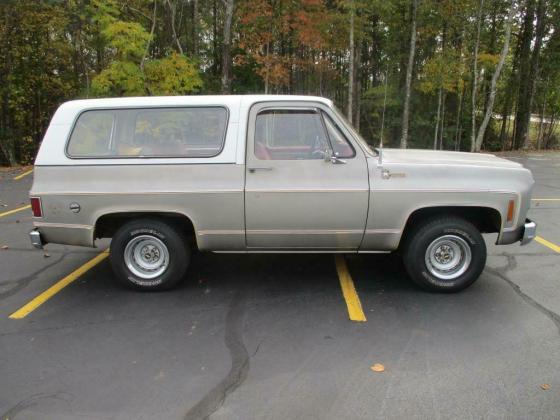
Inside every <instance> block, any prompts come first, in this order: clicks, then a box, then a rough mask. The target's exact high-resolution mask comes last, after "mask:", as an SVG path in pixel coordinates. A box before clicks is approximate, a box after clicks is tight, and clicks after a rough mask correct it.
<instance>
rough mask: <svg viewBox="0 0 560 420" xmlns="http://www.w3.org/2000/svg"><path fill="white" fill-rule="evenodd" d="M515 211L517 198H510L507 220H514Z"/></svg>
mask: <svg viewBox="0 0 560 420" xmlns="http://www.w3.org/2000/svg"><path fill="white" fill-rule="evenodd" d="M514 211H515V200H509V204H508V211H507V221H508V222H512V221H513V213H514Z"/></svg>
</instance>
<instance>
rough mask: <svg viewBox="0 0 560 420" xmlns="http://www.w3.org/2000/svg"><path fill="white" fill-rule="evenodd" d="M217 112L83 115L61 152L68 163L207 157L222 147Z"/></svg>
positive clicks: (221, 119) (223, 123)
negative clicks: (70, 159) (75, 160)
mask: <svg viewBox="0 0 560 420" xmlns="http://www.w3.org/2000/svg"><path fill="white" fill-rule="evenodd" d="M227 119H228V114H227V111H226V109H225V108H222V107H199V108H196V107H189V108H149V109H147V108H141V109H115V110H95V111H86V112H83V113H82V114H81V115H80V116H79V117H78V119H77V121H76V124H75V127H74V129H73V130H72V134H71V136H70V140H69V143H68V147H67V153H68V155H69V156H70V157H77V158H88V157H91V158H93V157H114V158H120V157H212V156H216V155H218V154H219V153H220V152H221V151H222V149H223V146H224V140H225V134H226V127H227Z"/></svg>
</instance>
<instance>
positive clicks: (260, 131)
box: [254, 109, 330, 160]
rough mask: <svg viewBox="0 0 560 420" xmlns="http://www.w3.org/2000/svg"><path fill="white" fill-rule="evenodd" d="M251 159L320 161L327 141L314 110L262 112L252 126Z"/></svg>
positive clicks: (323, 155)
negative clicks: (252, 157) (252, 154)
mask: <svg viewBox="0 0 560 420" xmlns="http://www.w3.org/2000/svg"><path fill="white" fill-rule="evenodd" d="M254 147H255V156H256V157H257V158H258V159H262V160H294V159H323V158H324V157H325V151H326V150H327V149H329V148H330V147H329V142H328V139H327V136H326V133H325V129H324V127H323V123H322V121H321V115H320V114H319V113H318V112H316V111H314V110H284V109H274V110H264V111H261V112H259V114H257V118H256V123H255V146H254Z"/></svg>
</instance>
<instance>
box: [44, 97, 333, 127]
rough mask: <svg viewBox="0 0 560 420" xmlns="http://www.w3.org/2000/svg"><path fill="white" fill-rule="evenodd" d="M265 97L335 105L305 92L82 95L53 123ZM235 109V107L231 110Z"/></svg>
mask: <svg viewBox="0 0 560 420" xmlns="http://www.w3.org/2000/svg"><path fill="white" fill-rule="evenodd" d="M261 101H312V102H320V103H323V104H325V105H327V106H329V107H332V101H331V100H330V99H326V98H322V97H320V96H305V95H200V96H198V95H191V96H139V97H124V98H100V99H78V100H74V101H68V102H65V103H63V104H62V105H61V106H60V107H59V108H58V110H57V112H56V114H55V116H54V117H53V120H52V121H51V124H68V123H71V122H72V121H73V119H74V118H75V116H76V114H77V113H79V112H80V111H82V110H84V109H92V108H121V107H122V108H126V107H144V106H145V107H148V106H188V105H206V106H208V105H223V106H228V107H230V108H231V107H243V108H246V107H250V106H251V105H252V104H254V103H255V102H261ZM231 111H232V113H234V112H233V111H235V110H233V109H232V110H231Z"/></svg>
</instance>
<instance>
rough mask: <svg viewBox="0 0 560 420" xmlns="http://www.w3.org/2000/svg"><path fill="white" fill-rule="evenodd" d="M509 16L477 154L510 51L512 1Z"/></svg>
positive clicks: (479, 137) (479, 134) (481, 128)
mask: <svg viewBox="0 0 560 420" xmlns="http://www.w3.org/2000/svg"><path fill="white" fill-rule="evenodd" d="M509 8H510V10H509V14H508V18H507V22H506V34H505V39H504V46H503V48H502V52H501V54H500V61H499V62H498V65H497V66H496V70H495V71H494V75H493V76H492V84H491V88H490V96H489V99H488V105H487V107H486V114H485V115H484V120H483V121H482V124H481V125H480V127H479V129H478V134H477V136H476V143H475V146H474V151H475V152H480V148H481V147H482V141H483V140H484V134H485V133H486V127H488V122H489V121H490V118H491V117H492V111H493V110H494V100H495V99H496V85H497V83H498V79H499V78H500V74H501V72H502V68H503V66H504V63H505V61H506V56H507V54H508V49H509V40H510V38H511V27H512V25H513V16H514V14H515V11H516V9H515V1H514V0H512V1H511V4H510V6H509Z"/></svg>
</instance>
